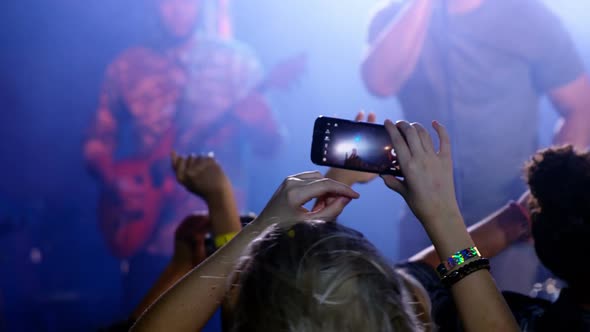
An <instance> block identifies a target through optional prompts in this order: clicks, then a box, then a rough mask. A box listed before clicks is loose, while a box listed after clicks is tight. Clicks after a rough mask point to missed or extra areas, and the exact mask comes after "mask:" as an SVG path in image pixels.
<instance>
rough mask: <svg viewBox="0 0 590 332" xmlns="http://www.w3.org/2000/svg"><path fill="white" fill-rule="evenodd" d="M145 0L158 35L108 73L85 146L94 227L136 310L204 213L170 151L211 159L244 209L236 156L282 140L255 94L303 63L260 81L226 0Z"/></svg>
mask: <svg viewBox="0 0 590 332" xmlns="http://www.w3.org/2000/svg"><path fill="white" fill-rule="evenodd" d="M150 1H151V2H152V3H153V5H154V6H155V7H156V9H157V12H158V13H159V18H160V24H161V31H162V35H161V36H159V38H158V39H157V41H156V42H154V43H152V44H150V45H144V46H137V47H132V48H130V49H127V50H126V51H124V52H123V53H122V54H121V55H120V56H119V57H118V58H116V59H115V60H114V61H113V62H112V63H111V64H110V65H109V66H108V69H107V72H106V77H105V81H104V85H103V87H102V91H101V95H100V104H99V107H98V110H97V112H96V116H95V120H94V122H93V124H92V126H91V130H90V133H89V138H88V140H87V141H86V142H85V145H84V156H85V159H86V160H87V162H88V165H89V167H90V169H91V171H92V172H93V174H95V175H96V177H97V178H98V179H99V180H100V182H101V184H102V188H103V193H102V195H101V199H100V203H99V226H100V228H101V231H102V232H103V235H104V236H105V238H106V242H107V244H108V247H109V249H110V250H111V251H112V252H113V253H114V255H116V256H117V257H119V258H122V259H123V262H122V265H121V267H122V271H123V273H124V285H123V288H124V292H125V293H126V294H125V295H124V297H125V302H126V305H125V307H126V308H132V307H133V306H135V305H136V304H137V302H138V301H139V299H140V297H141V296H142V295H144V294H145V293H146V291H147V289H148V288H149V285H151V284H153V282H154V281H155V280H154V279H155V278H156V277H157V275H158V274H159V273H160V272H161V270H162V268H163V267H164V265H165V264H166V263H167V262H168V258H169V257H170V255H171V253H172V251H173V239H174V230H175V229H176V226H177V225H178V223H179V222H180V221H181V220H182V219H184V217H185V216H187V215H189V214H190V213H192V212H194V211H195V210H201V209H206V205H205V204H204V203H203V202H202V201H200V200H198V199H197V198H195V197H194V196H191V195H189V194H188V193H187V192H185V191H184V190H183V189H182V188H180V187H179V186H177V185H176V184H175V180H174V175H173V173H172V171H171V165H170V153H171V151H172V150H176V151H179V152H184V153H208V152H214V153H215V157H216V159H217V160H218V161H219V162H220V163H221V164H222V166H223V167H224V170H225V172H226V173H227V174H228V176H229V178H230V179H231V181H232V183H233V184H234V186H235V187H234V194H235V195H236V199H237V201H238V205H239V208H240V209H242V210H243V209H244V208H245V207H244V203H245V197H244V193H245V189H246V188H244V187H245V174H244V171H243V162H242V160H241V157H242V156H243V155H244V154H245V153H246V152H245V151H250V150H251V151H252V152H254V153H258V154H263V155H271V154H272V153H273V152H274V151H276V149H277V147H278V145H279V143H280V141H281V140H280V138H281V135H280V133H279V126H278V125H277V123H276V121H275V119H274V116H273V113H272V112H271V109H270V108H269V105H268V103H267V101H266V99H265V98H264V97H263V96H262V94H261V93H262V91H263V90H265V89H267V88H270V87H275V86H277V85H278V86H279V87H281V86H283V85H284V84H286V83H285V82H283V81H282V79H285V80H290V79H291V78H288V77H287V78H285V76H289V75H290V72H292V71H293V65H295V67H297V64H298V63H299V62H300V60H301V59H295V63H291V64H287V65H285V66H283V67H281V68H278V69H277V70H275V71H273V72H272V74H271V75H270V77H267V78H266V79H264V80H263V79H262V75H261V68H260V65H259V63H258V61H257V59H256V58H255V57H254V55H253V54H252V52H251V51H250V50H249V49H248V47H246V46H245V45H243V44H241V43H239V42H237V41H235V40H232V39H231V25H230V22H229V20H228V15H227V10H228V3H227V0H215V2H213V0H150ZM212 8H213V10H212ZM210 13H215V14H216V17H213V18H212V17H211V16H210V15H208V14H210ZM212 30H213V31H214V32H211V31H212ZM285 67H286V68H285ZM295 71H297V68H295ZM244 142H247V143H248V146H245V145H244V144H245V143H244ZM247 148H250V150H246V149H247Z"/></svg>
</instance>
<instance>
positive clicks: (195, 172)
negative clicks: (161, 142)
mask: <svg viewBox="0 0 590 332" xmlns="http://www.w3.org/2000/svg"><path fill="white" fill-rule="evenodd" d="M172 168H173V169H174V173H175V174H176V179H177V181H178V182H179V183H180V184H182V185H183V186H184V187H185V188H186V189H187V190H188V191H190V192H192V193H194V194H196V195H198V196H200V197H202V198H203V199H204V200H206V201H208V200H211V199H214V196H216V195H221V194H223V193H224V192H227V191H229V192H231V183H230V181H229V179H228V178H227V176H226V175H225V173H224V172H223V169H222V168H221V165H219V163H217V161H216V160H215V159H214V158H213V157H210V156H195V155H190V156H186V157H184V156H179V155H177V154H176V153H175V152H173V153H172Z"/></svg>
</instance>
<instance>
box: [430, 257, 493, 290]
mask: <svg viewBox="0 0 590 332" xmlns="http://www.w3.org/2000/svg"><path fill="white" fill-rule="evenodd" d="M482 269H487V270H490V261H489V260H488V259H487V258H479V259H477V260H474V261H472V262H470V263H467V264H465V265H463V266H461V267H460V268H459V269H457V270H455V271H453V272H451V273H449V274H447V275H445V276H444V277H442V278H441V279H440V281H441V282H442V283H443V284H444V285H445V286H447V287H451V286H453V285H454V284H456V283H457V282H459V281H460V280H461V279H463V278H465V277H467V276H468V275H470V274H472V273H473V272H477V271H479V270H482Z"/></svg>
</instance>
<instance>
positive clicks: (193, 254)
mask: <svg viewBox="0 0 590 332" xmlns="http://www.w3.org/2000/svg"><path fill="white" fill-rule="evenodd" d="M172 165H173V168H174V172H175V174H176V178H177V180H178V182H179V183H180V184H181V185H183V186H184V187H185V188H186V189H187V190H188V191H190V192H192V193H194V194H195V195H197V196H199V197H201V198H202V199H203V200H204V201H205V202H206V203H207V206H208V210H209V214H208V215H206V214H194V215H190V216H187V217H186V218H185V219H184V220H183V221H182V223H181V224H180V225H179V226H178V228H177V229H176V232H175V234H174V236H175V239H174V255H173V256H172V260H171V261H170V263H169V264H168V265H167V266H166V269H165V270H164V272H163V273H162V274H161V275H160V277H159V278H158V281H156V283H155V284H154V286H153V287H152V288H151V289H150V291H149V292H148V294H146V296H145V297H144V298H143V300H142V301H141V303H140V304H139V305H138V306H137V308H135V310H134V312H133V314H132V318H133V319H137V318H138V317H139V316H140V315H141V314H142V313H143V312H144V311H145V310H146V309H147V308H148V307H149V306H150V305H151V304H152V303H154V302H155V301H156V300H157V299H158V297H160V296H161V295H162V294H163V293H164V292H166V291H167V290H168V289H169V288H170V287H172V286H173V285H174V284H175V283H176V282H177V281H178V280H180V279H181V278H182V277H183V276H184V275H186V274H187V273H188V272H190V271H191V270H192V269H193V268H194V267H195V266H197V265H198V264H199V263H201V262H202V261H203V260H205V258H206V252H205V234H206V233H207V232H208V230H209V226H210V227H211V229H212V232H213V234H214V235H229V234H235V233H238V232H239V231H240V230H241V229H242V226H241V224H240V217H239V214H238V210H237V205H236V202H235V199H234V196H233V191H232V187H231V183H230V181H229V179H228V178H227V176H226V175H225V173H224V172H223V169H222V168H221V166H220V165H219V164H218V163H217V162H216V161H215V160H214V159H213V158H210V157H194V156H189V157H182V156H179V155H177V154H176V153H173V155H172Z"/></svg>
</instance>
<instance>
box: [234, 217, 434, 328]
mask: <svg viewBox="0 0 590 332" xmlns="http://www.w3.org/2000/svg"><path fill="white" fill-rule="evenodd" d="M236 270H237V273H239V277H238V285H239V295H238V298H237V304H236V307H235V310H234V327H233V331H239V332H244V331H285V332H287V331H306V332H312V331H327V332H336V331H338V332H339V331H408V332H409V331H421V330H422V328H423V326H421V325H420V323H418V319H417V318H416V316H415V315H416V314H415V313H414V312H413V309H412V296H411V295H410V292H409V291H408V289H407V288H406V286H405V284H404V283H403V279H402V277H401V276H400V275H399V274H398V273H397V272H396V271H394V269H393V268H392V267H391V266H390V265H389V264H388V263H387V262H386V261H385V260H384V259H383V258H382V256H381V255H380V254H378V252H377V250H376V249H375V247H373V246H372V245H371V244H370V243H369V241H367V240H366V239H365V238H364V237H363V236H362V234H360V233H358V232H356V231H354V230H352V229H350V228H347V227H345V226H342V225H339V224H337V223H330V222H304V223H298V224H295V225H294V226H292V227H290V228H281V227H278V226H275V227H272V228H271V229H270V230H269V231H268V232H266V233H265V234H263V235H262V236H261V237H259V238H258V239H257V240H256V241H254V242H253V243H252V245H251V246H250V247H249V249H248V253H247V254H246V255H245V256H244V258H243V259H242V261H241V263H240V264H238V267H237V269H236Z"/></svg>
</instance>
